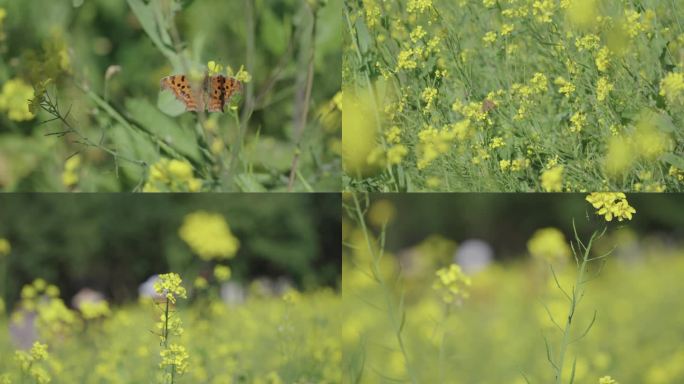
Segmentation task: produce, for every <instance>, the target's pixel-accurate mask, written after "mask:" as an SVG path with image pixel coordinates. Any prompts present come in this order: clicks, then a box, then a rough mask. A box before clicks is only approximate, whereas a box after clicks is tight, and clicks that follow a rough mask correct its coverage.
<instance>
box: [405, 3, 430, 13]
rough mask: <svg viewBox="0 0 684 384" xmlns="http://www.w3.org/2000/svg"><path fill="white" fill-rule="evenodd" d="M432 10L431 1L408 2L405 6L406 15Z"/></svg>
mask: <svg viewBox="0 0 684 384" xmlns="http://www.w3.org/2000/svg"><path fill="white" fill-rule="evenodd" d="M430 8H432V0H409V1H408V4H407V5H406V11H407V12H408V13H416V12H418V13H423V12H425V11H427V10H428V9H430Z"/></svg>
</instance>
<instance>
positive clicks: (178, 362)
mask: <svg viewBox="0 0 684 384" xmlns="http://www.w3.org/2000/svg"><path fill="white" fill-rule="evenodd" d="M160 355H161V358H162V361H161V363H159V368H171V369H172V370H173V373H174V374H177V375H182V374H184V373H186V372H187V371H188V359H189V358H190V355H189V354H188V352H187V351H186V350H185V347H184V346H182V345H178V344H171V345H169V347H168V348H167V349H164V350H162V351H161V352H160Z"/></svg>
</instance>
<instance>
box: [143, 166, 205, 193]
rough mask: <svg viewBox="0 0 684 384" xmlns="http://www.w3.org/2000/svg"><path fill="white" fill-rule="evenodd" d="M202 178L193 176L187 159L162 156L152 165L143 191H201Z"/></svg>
mask: <svg viewBox="0 0 684 384" xmlns="http://www.w3.org/2000/svg"><path fill="white" fill-rule="evenodd" d="M201 188H202V180H200V179H197V178H195V177H194V176H193V169H192V165H191V164H190V163H189V162H188V161H187V160H176V159H167V158H162V159H161V160H159V161H157V162H156V163H154V164H153V165H152V167H150V175H149V178H148V180H147V182H146V183H145V185H144V186H143V192H162V191H171V192H199V191H200V189H201Z"/></svg>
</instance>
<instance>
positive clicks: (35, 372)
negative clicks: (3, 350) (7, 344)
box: [14, 341, 51, 384]
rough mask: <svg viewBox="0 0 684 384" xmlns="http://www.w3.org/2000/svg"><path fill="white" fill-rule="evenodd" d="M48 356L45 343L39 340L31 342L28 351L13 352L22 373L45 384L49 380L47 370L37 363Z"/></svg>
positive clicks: (40, 383)
mask: <svg viewBox="0 0 684 384" xmlns="http://www.w3.org/2000/svg"><path fill="white" fill-rule="evenodd" d="M49 357H50V356H49V354H48V346H47V344H42V343H41V342H39V341H36V342H35V343H33V346H32V347H31V349H30V350H29V351H28V352H25V351H17V352H16V353H15V354H14V358H15V360H16V361H17V362H18V363H19V367H20V368H21V371H22V373H23V374H24V375H28V376H29V377H31V378H32V379H33V381H34V382H36V383H38V384H47V383H49V382H50V381H51V377H50V374H49V373H48V371H47V370H46V369H45V368H44V367H43V366H42V365H39V364H40V363H41V362H46V361H47V360H48V358H49Z"/></svg>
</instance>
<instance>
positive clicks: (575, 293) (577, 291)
mask: <svg viewBox="0 0 684 384" xmlns="http://www.w3.org/2000/svg"><path fill="white" fill-rule="evenodd" d="M595 238H596V233H594V234H593V235H592V236H591V239H589V244H587V246H586V247H585V248H584V254H583V256H582V263H581V264H580V266H579V271H578V275H577V280H576V281H575V287H574V288H573V290H572V301H571V302H570V308H569V309H568V316H567V319H566V323H565V329H564V330H563V339H562V340H561V345H560V351H559V354H558V369H557V371H556V384H561V382H562V379H563V365H564V363H565V355H566V352H567V348H568V346H569V344H570V341H569V339H570V331H571V327H572V321H573V320H574V318H575V311H576V309H577V306H578V305H579V300H580V299H581V298H582V296H583V295H584V284H585V283H586V282H585V281H584V273H585V271H586V269H587V264H588V263H589V251H590V250H591V244H592V243H593V241H594V239H595ZM578 246H581V245H580V243H579V241H578ZM570 384H572V382H571V383H570Z"/></svg>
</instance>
